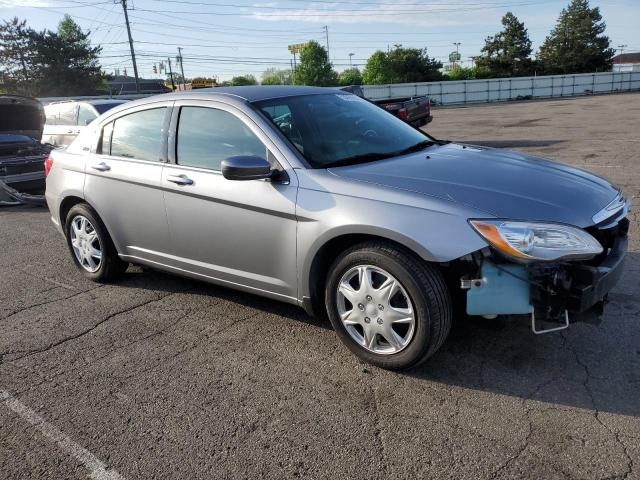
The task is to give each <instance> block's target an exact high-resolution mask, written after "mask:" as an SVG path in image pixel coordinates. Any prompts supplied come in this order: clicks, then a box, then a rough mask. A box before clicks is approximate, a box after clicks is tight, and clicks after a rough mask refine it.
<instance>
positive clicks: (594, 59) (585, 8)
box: [538, 0, 615, 74]
mask: <svg viewBox="0 0 640 480" xmlns="http://www.w3.org/2000/svg"><path fill="white" fill-rule="evenodd" d="M605 29H606V24H605V22H604V21H602V15H600V9H599V8H598V7H595V8H589V1H588V0H571V3H570V4H569V6H567V7H566V8H564V9H563V10H562V12H561V13H560V17H559V18H558V21H557V23H556V26H555V28H554V29H553V30H551V33H550V34H549V36H548V37H547V38H546V39H545V41H544V42H543V44H542V45H541V47H540V51H539V52H538V60H539V61H540V63H541V65H542V68H543V69H544V71H545V73H550V74H552V73H586V72H595V71H606V70H611V59H612V57H613V55H614V53H615V50H614V49H613V48H611V47H610V45H611V42H610V40H609V37H607V36H606V35H603V33H604V31H605Z"/></svg>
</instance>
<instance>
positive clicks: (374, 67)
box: [362, 50, 394, 85]
mask: <svg viewBox="0 0 640 480" xmlns="http://www.w3.org/2000/svg"><path fill="white" fill-rule="evenodd" d="M362 79H363V81H364V83H365V84H367V85H381V84H385V83H394V75H393V70H392V69H391V63H390V62H389V58H388V57H387V54H386V53H385V52H383V51H382V50H378V51H376V52H374V53H373V55H371V56H370V57H369V60H367V65H366V66H365V67H364V73H363V74H362Z"/></svg>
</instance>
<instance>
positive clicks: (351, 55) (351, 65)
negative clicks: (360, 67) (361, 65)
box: [349, 53, 355, 67]
mask: <svg viewBox="0 0 640 480" xmlns="http://www.w3.org/2000/svg"><path fill="white" fill-rule="evenodd" d="M354 55H355V53H350V54H349V67H353V63H351V57H353V56H354Z"/></svg>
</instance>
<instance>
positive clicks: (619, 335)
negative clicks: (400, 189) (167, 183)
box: [0, 94, 640, 480]
mask: <svg viewBox="0 0 640 480" xmlns="http://www.w3.org/2000/svg"><path fill="white" fill-rule="evenodd" d="M639 118H640V94H625V95H614V96H600V97H591V98H579V99H570V100H555V101H544V102H523V103H510V104H500V105H490V106H478V107H468V108H457V109H437V110H435V112H434V121H433V123H432V124H431V125H429V126H428V127H427V130H428V131H429V132H431V133H432V134H434V135H435V136H436V137H438V138H449V139H455V140H463V141H465V142H468V143H481V144H484V145H489V146H495V147H499V148H513V149H515V150H520V151H524V152H528V153H534V154H540V155H544V156H548V157H550V158H554V159H557V160H559V161H561V162H565V163H570V164H572V165H577V166H579V167H582V168H586V169H588V170H591V171H593V172H595V173H598V174H601V175H604V176H605V177H607V178H609V179H611V180H612V181H614V182H615V183H617V184H618V185H620V186H621V187H622V188H623V189H624V191H625V193H626V194H627V196H629V197H632V198H634V199H635V203H636V204H637V203H638V197H639V196H640V161H639V159H640V139H639V138H638V119H639ZM632 222H633V226H632V231H631V235H632V240H631V246H630V249H631V251H630V253H629V256H628V261H627V264H626V268H625V273H624V276H623V278H622V280H621V282H620V284H619V285H618V286H617V287H616V289H615V290H614V292H613V293H612V294H611V296H610V299H611V302H610V304H609V305H608V309H607V311H606V314H605V316H604V318H603V321H602V323H601V324H599V325H595V324H584V323H583V324H576V325H572V326H571V328H570V329H569V330H566V331H564V332H562V333H553V334H549V335H542V336H534V335H533V334H532V333H531V332H530V330H529V326H528V324H527V321H526V320H524V319H498V320H494V321H488V320H463V321H459V322H457V324H456V325H455V327H454V330H453V332H452V335H451V337H450V339H449V341H448V342H447V343H446V344H445V346H444V347H443V348H442V350H441V351H440V352H439V353H438V354H436V355H435V356H434V357H433V358H432V359H431V360H429V361H428V362H427V363H426V364H425V365H423V366H421V367H419V368H417V369H414V370H411V371H407V372H402V373H393V372H388V371H384V370H380V369H377V368H375V367H371V366H368V365H365V364H362V363H360V362H359V361H358V360H357V359H356V358H355V357H354V356H353V355H351V354H350V353H349V352H348V351H347V349H346V348H345V347H343V346H342V345H341V344H340V343H339V341H338V339H337V337H336V336H335V335H334V333H333V331H332V330H331V328H330V326H329V325H328V324H326V323H324V322H322V321H318V320H314V319H312V318H309V317H307V316H306V315H305V313H304V312H303V311H302V310H300V309H297V308H294V307H291V306H288V305H285V304H280V303H277V302H274V301H270V300H266V299H262V298H259V297H256V296H251V295H248V294H244V293H238V292H235V291H232V290H228V289H224V288H219V287H215V286H211V285H207V284H203V283H198V282H195V281H190V280H185V279H181V278H178V277H174V276H171V275H167V274H163V273H158V272H154V271H151V270H142V269H140V268H138V267H131V268H130V269H129V271H128V273H127V275H126V277H125V278H124V279H123V280H122V281H121V282H119V283H117V284H113V285H97V284H93V283H91V282H89V281H87V280H84V279H83V278H82V277H81V275H80V274H79V273H78V272H77V271H76V269H75V267H74V266H73V264H72V262H71V259H70V257H69V253H68V251H67V249H66V245H65V243H64V241H63V239H62V238H61V237H60V235H59V234H58V233H57V231H56V230H55V229H54V227H53V225H52V224H51V223H50V221H49V217H48V213H47V212H46V211H44V210H42V209H37V208H26V207H22V208H5V209H2V210H0V355H1V356H0V477H1V478H6V479H25V478H29V479H37V478H48V479H75V478H94V479H102V480H105V479H111V480H114V479H122V478H125V479H129V480H130V479H146V478H162V479H168V478H179V479H197V478H221V479H222V478H224V479H228V478H252V479H253V478H295V477H301V478H332V479H343V478H353V479H359V478H363V479H364V478H366V479H374V478H455V479H460V478H474V479H475V478H478V479H483V478H486V479H490V478H544V479H555V478H558V479H560V478H570V479H574V478H575V479H582V478H584V479H595V478H628V479H632V478H636V479H637V478H640V243H639V241H638V228H637V216H636V215H635V213H634V214H632Z"/></svg>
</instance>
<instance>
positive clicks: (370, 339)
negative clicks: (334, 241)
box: [325, 241, 452, 370]
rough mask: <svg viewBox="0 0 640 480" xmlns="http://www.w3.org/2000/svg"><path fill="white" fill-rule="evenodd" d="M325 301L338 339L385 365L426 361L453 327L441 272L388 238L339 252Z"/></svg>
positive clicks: (400, 366)
mask: <svg viewBox="0 0 640 480" xmlns="http://www.w3.org/2000/svg"><path fill="white" fill-rule="evenodd" d="M356 277H357V278H356ZM394 282H395V283H394ZM394 291H395V293H393V292H394ZM389 295H391V298H387V297H388V296H389ZM350 299H351V300H350ZM325 304H326V308H327V313H328V315H329V319H330V320H331V324H332V325H333V328H334V329H335V331H336V333H337V334H338V337H340V340H342V342H343V343H344V344H345V345H346V346H347V347H348V348H349V349H350V350H351V351H352V352H353V353H355V354H356V355H357V356H358V357H359V358H361V359H362V360H364V361H365V362H368V363H371V364H374V365H377V366H379V367H381V368H386V369H392V370H395V369H405V368H410V367H413V366H416V365H418V364H420V363H421V362H423V361H425V360H426V359H427V358H429V357H430V356H431V355H433V354H434V353H435V352H436V351H437V350H438V349H439V348H440V347H441V346H442V344H443V343H444V341H445V339H446V338H447V335H448V334H449V331H450V329H451V322H452V304H451V298H450V295H449V291H448V289H447V286H446V284H445V282H444V279H443V277H442V275H441V274H440V272H439V271H438V270H437V269H436V268H435V267H433V266H432V265H429V264H427V263H426V262H424V261H422V260H421V259H420V258H418V257H417V256H415V255H414V254H412V253H411V252H409V251H406V250H404V249H402V248H401V247H395V246H393V245H390V244H387V243H384V242H378V241H372V242H365V243H361V244H358V245H355V246H354V247H352V248H350V249H348V250H346V251H344V252H343V253H341V254H340V255H339V256H338V258H336V260H335V261H334V263H333V265H332V266H331V267H330V269H329V274H328V278H327V282H326V285H325Z"/></svg>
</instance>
